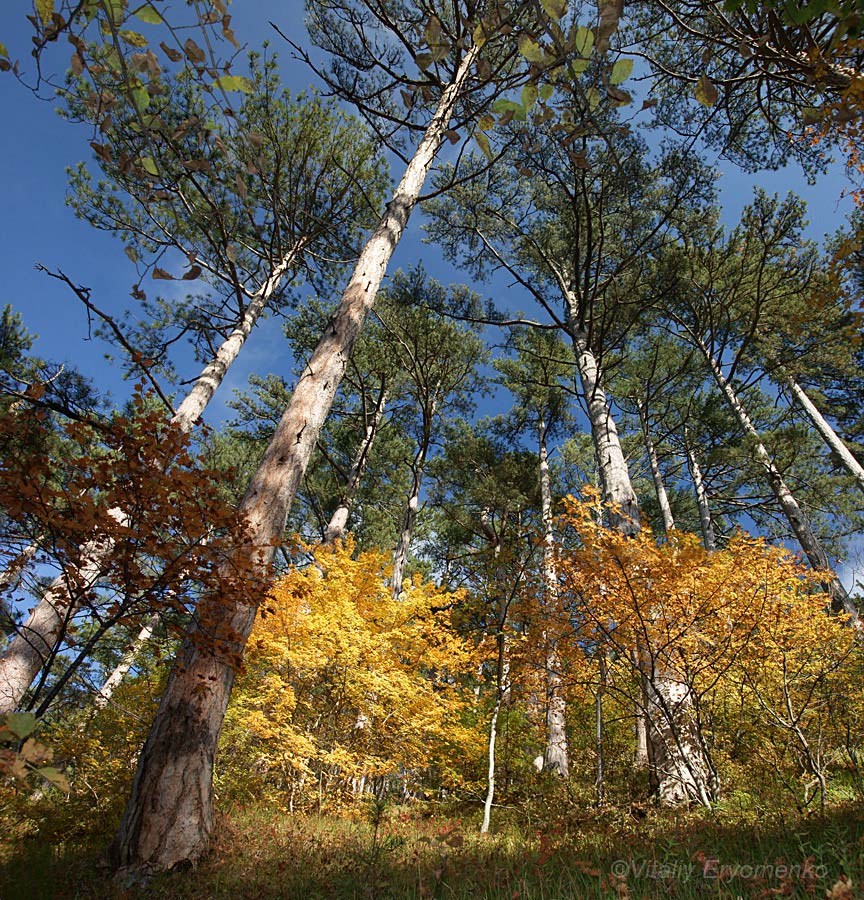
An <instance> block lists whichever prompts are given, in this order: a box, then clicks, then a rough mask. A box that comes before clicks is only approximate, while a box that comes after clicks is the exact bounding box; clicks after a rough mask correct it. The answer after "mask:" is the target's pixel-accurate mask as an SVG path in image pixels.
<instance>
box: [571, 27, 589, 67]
mask: <svg viewBox="0 0 864 900" xmlns="http://www.w3.org/2000/svg"><path fill="white" fill-rule="evenodd" d="M593 47H594V32H593V31H592V30H591V29H590V28H586V27H585V26H584V25H580V26H579V27H578V28H577V29H576V34H575V35H574V36H573V49H574V50H575V51H576V52H577V53H578V54H579V55H580V56H582V57H585V58H586V59H587V58H588V57H589V56H590V55H591V50H592V48H593Z"/></svg>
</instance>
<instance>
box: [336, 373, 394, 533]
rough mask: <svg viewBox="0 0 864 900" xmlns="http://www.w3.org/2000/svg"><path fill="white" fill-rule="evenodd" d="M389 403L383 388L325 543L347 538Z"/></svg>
mask: <svg viewBox="0 0 864 900" xmlns="http://www.w3.org/2000/svg"><path fill="white" fill-rule="evenodd" d="M386 402H387V389H386V388H385V387H383V386H382V388H381V391H380V392H379V394H378V400H377V401H376V403H375V409H374V410H373V412H372V415H371V417H370V418H369V419H368V420H367V422H366V427H365V430H364V435H363V443H362V444H361V445H360V448H359V449H358V451H357V455H356V456H355V457H354V462H353V463H352V465H351V471H350V472H349V474H348V481H347V483H346V485H345V487H344V488H343V490H342V496H341V497H340V498H339V505H338V506H337V507H336V509H335V510H334V511H333V515H332V516H331V517H330V522H329V523H328V525H327V530H326V531H325V532H324V543H325V544H333V543H335V542H336V541H337V540H341V539H342V538H344V537H345V531H346V529H347V527H348V516H349V515H350V514H351V508H352V507H353V506H354V500H355V499H356V497H357V491H358V490H359V488H360V481H361V479H362V478H363V473H364V472H365V471H366V466H367V464H368V462H369V453H370V452H371V450H372V444H373V443H374V442H375V438H376V437H377V435H378V429H379V428H380V427H381V422H382V420H383V418H384V406H385V404H386Z"/></svg>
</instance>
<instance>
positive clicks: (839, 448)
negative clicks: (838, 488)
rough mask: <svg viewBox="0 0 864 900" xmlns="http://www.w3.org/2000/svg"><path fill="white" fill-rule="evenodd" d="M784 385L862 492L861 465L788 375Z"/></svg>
mask: <svg viewBox="0 0 864 900" xmlns="http://www.w3.org/2000/svg"><path fill="white" fill-rule="evenodd" d="M785 380H786V385H787V387H788V388H789V390H790V391H791V392H792V396H793V397H794V398H795V399H796V400H797V401H798V404H799V406H800V407H801V409H803V410H804V412H805V413H806V414H807V418H808V419H809V420H810V423H811V424H812V426H813V427H814V428H815V429H816V431H817V432H818V433H819V436H820V437H821V438H822V440H823V441H825V443H826V444H827V445H828V448H829V449H830V450H831V452H832V453H835V454H836V455H837V458H838V459H839V460H840V462H841V463H843V468H845V469H846V471H847V472H848V473H849V474H850V475H851V476H852V477H853V478H854V479H855V483H856V484H857V485H858V487H859V489H860V490H861V491H864V468H862V466H861V463H859V462H858V460H857V459H855V457H854V456H853V455H852V451H851V450H850V449H849V448H848V447H847V446H846V444H844V443H843V441H842V440H841V439H840V436H839V435H838V434H837V432H836V431H834V429H833V428H832V427H831V426H830V425H829V424H828V421H827V420H826V419H825V417H824V416H823V415H822V413H821V412H820V411H819V408H818V407H817V406H816V404H815V403H814V402H813V401H812V400H811V399H810V398H809V397H808V396H807V394H806V393H805V391H804V388H802V387H801V385H800V384H798V382H797V381H796V380H795V379H794V378H793V377H792V376H791V375H789V374H788V373H786V375H785Z"/></svg>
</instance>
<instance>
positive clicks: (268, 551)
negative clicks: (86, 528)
mask: <svg viewBox="0 0 864 900" xmlns="http://www.w3.org/2000/svg"><path fill="white" fill-rule="evenodd" d="M477 52H478V48H476V47H474V48H472V49H471V50H469V51H468V52H467V53H466V55H465V57H464V58H463V60H462V62H461V64H460V66H459V69H458V71H457V73H456V75H455V76H454V79H453V81H452V82H451V83H450V84H449V85H448V87H447V88H446V89H445V90H444V92H443V94H442V97H441V100H440V102H439V104H438V108H437V109H436V111H435V114H434V115H433V117H432V119H431V121H430V123H429V125H428V127H427V129H426V132H425V134H424V136H423V139H422V141H421V142H420V145H419V146H418V148H417V151H416V152H415V154H414V156H413V158H412V159H411V162H410V163H409V164H408V167H407V168H406V170H405V173H404V175H403V176H402V180H401V181H400V183H399V186H398V187H397V189H396V192H395V194H394V195H393V198H392V199H391V201H390V202H389V203H388V204H387V208H386V212H385V214H384V216H383V217H382V219H381V221H380V223H379V224H378V227H377V228H376V229H375V232H374V233H373V235H372V237H371V238H370V239H369V241H368V242H367V243H366V245H365V247H364V248H363V250H362V251H361V253H360V256H359V258H358V260H357V264H356V266H355V268H354V272H353V274H352V276H351V278H350V280H349V282H348V286H347V288H346V289H345V292H344V294H343V295H342V298H341V300H340V302H339V305H338V307H337V310H336V312H335V314H334V316H333V318H332V319H331V321H330V322H329V324H328V325H327V327H326V328H325V331H324V334H323V335H322V337H321V339H320V341H319V342H318V345H317V346H316V348H315V350H314V352H313V353H312V356H311V358H310V360H309V362H308V364H307V366H306V368H305V370H304V371H303V373H302V375H301V377H300V379H299V381H298V382H297V386H296V388H295V389H294V392H293V394H292V397H291V401H290V402H289V404H288V407H287V408H286V410H285V412H284V414H283V416H282V418H281V420H280V422H279V424H278V426H277V427H276V431H275V433H274V434H273V437H272V439H271V441H270V444H269V445H268V447H267V449H266V451H265V453H264V457H263V459H262V461H261V464H260V466H259V467H258V470H257V471H256V472H255V474H254V475H253V476H252V480H251V482H250V484H249V487H248V489H247V491H246V495H245V497H244V498H243V501H242V503H241V506H240V509H241V512H242V513H244V514H245V516H246V519H247V523H248V537H247V541H246V542H245V543H244V544H243V545H241V546H238V547H237V549H236V551H235V553H236V555H237V556H238V557H239V558H241V559H245V560H252V559H254V560H255V561H256V562H257V564H258V566H259V567H260V569H261V570H262V572H264V571H266V570H268V569H269V565H270V563H271V561H272V558H273V553H274V548H275V544H276V543H277V542H278V540H279V538H280V536H281V534H282V531H283V530H284V528H285V522H286V520H287V516H288V512H289V510H290V507H291V504H292V502H293V500H294V497H295V495H296V493H297V488H298V487H299V484H300V481H301V479H302V477H303V474H304V472H305V470H306V466H307V464H308V462H309V458H310V456H311V454H312V451H313V449H314V447H315V444H316V442H317V440H318V435H319V433H320V430H321V427H322V426H323V424H324V421H325V419H326V418H327V415H328V413H329V411H330V407H331V405H332V403H333V398H334V396H335V394H336V390H337V388H338V386H339V382H340V381H341V379H342V376H343V374H344V372H345V367H346V366H347V363H348V357H349V355H350V353H351V350H352V348H353V346H354V343H355V342H356V340H357V337H358V336H359V334H360V330H361V328H362V326H363V323H364V322H365V320H366V317H367V315H368V314H369V311H370V310H371V308H372V304H373V302H374V300H375V297H376V295H377V292H378V289H379V287H380V285H381V281H382V279H383V277H384V273H385V271H386V269H387V265H388V263H389V261H390V257H391V256H392V254H393V251H394V250H395V249H396V245H397V244H398V242H399V240H400V238H401V236H402V233H403V231H404V230H405V226H406V224H407V222H408V218H409V216H410V215H411V211H412V210H413V208H414V206H415V205H416V203H417V199H418V197H419V195H420V191H421V189H422V186H423V183H424V182H425V180H426V176H427V174H428V172H429V169H430V167H431V165H432V162H433V160H434V158H435V154H436V153H437V151H438V149H439V147H440V145H441V142H442V140H443V137H444V132H445V130H446V129H447V127H448V124H449V121H450V118H451V115H452V113H453V110H454V108H455V105H456V101H457V100H458V98H459V95H460V92H461V89H462V86H463V84H464V82H465V80H466V79H467V77H468V74H469V72H470V70H471V67H472V66H473V64H474V61H475V59H476V56H477ZM255 614H256V607H255V605H245V604H243V603H241V602H240V601H234V602H232V604H231V605H230V606H228V607H227V608H223V607H222V605H220V600H219V598H218V597H213V596H208V597H205V598H203V599H202V600H201V602H200V603H199V608H198V619H199V620H201V619H202V618H203V619H204V620H205V621H210V620H212V621H216V622H219V623H220V625H222V627H224V628H227V629H229V632H230V633H231V634H232V635H234V642H233V643H234V646H235V648H236V650H237V651H238V652H239V653H242V650H243V647H244V646H245V643H246V640H247V638H248V636H249V632H250V631H251V629H252V625H253V623H254V621H255ZM234 674H235V670H234V666H233V665H232V663H231V662H230V661H229V660H226V659H224V658H220V657H216V656H215V655H213V654H209V653H205V652H203V651H202V649H201V647H200V646H199V645H198V643H196V641H195V640H194V639H193V636H191V635H190V636H189V637H187V639H186V641H185V642H184V644H183V647H182V648H181V650H180V653H179V655H178V659H177V661H176V664H175V666H174V669H173V670H172V672H171V675H170V677H169V679H168V684H167V686H166V689H165V692H164V694H163V697H162V702H161V704H160V707H159V711H158V712H157V714H156V719H155V721H154V723H153V727H152V729H151V731H150V735H149V737H148V738H147V742H146V744H145V746H144V749H143V751H142V753H141V756H140V758H139V762H138V769H137V771H136V774H135V779H134V782H133V785H132V793H131V796H130V798H129V801H128V803H127V806H126V811H125V813H124V816H123V821H122V822H121V825H120V830H119V832H118V834H117V837H116V838H115V840H114V843H113V846H112V850H111V855H112V857H113V861H114V863H115V865H116V866H117V867H118V868H120V869H125V870H127V871H132V872H136V873H141V872H153V871H164V870H167V869H170V868H172V867H173V866H175V865H177V864H179V863H184V862H192V863H195V862H197V861H198V860H199V859H200V858H201V857H202V856H203V855H204V853H206V851H207V849H208V847H209V844H210V835H211V832H212V829H213V794H212V790H213V788H212V781H213V761H214V757H215V754H216V747H217V744H218V742H219V735H220V733H221V730H222V724H223V721H224V718H225V711H226V708H227V706H228V699H229V697H230V694H231V688H232V686H233V683H234Z"/></svg>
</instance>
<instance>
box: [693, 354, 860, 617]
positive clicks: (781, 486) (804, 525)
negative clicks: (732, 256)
mask: <svg viewBox="0 0 864 900" xmlns="http://www.w3.org/2000/svg"><path fill="white" fill-rule="evenodd" d="M696 343H697V346H698V347H699V350H700V351H701V353H702V355H703V356H704V357H705V361H706V362H707V363H708V365H709V367H710V369H711V374H712V375H713V376H714V380H715V382H716V383H717V386H718V387H719V388H720V390H721V392H722V393H723V396H724V397H725V399H726V402H727V404H728V405H729V408H730V409H731V410H732V412H733V413H734V415H735V417H736V418H737V419H738V424H739V425H740V426H741V428H742V430H743V431H744V433H745V434H747V435H748V436H749V437H750V438H751V439H752V441H753V447H754V454H755V456H756V461H757V462H758V463H759V465H760V466H761V468H762V470H763V472H764V473H765V476H766V477H767V479H768V483H769V484H770V485H771V490H772V491H773V493H774V496H775V497H776V498H777V502H778V503H779V504H780V507H781V509H782V510H783V514H784V515H785V516H786V521H787V522H788V523H789V527H790V528H791V529H792V531H793V533H794V534H795V537H796V538H797V539H798V543H799V544H800V545H801V549H802V550H803V551H804V553H805V554H806V556H807V559H808V560H809V562H810V565H811V566H812V567H813V568H814V569H815V570H816V571H817V572H821V573H822V574H823V575H824V577H825V587H826V589H827V591H828V594H829V595H830V597H831V608H832V609H833V610H834V612H838V613H841V612H844V613H846V614H847V615H848V616H849V617H850V623H851V624H853V625H855V626H857V625H858V610H857V609H856V607H855V604H854V603H853V602H852V600H851V599H850V597H849V594H847V593H846V589H845V588H844V587H843V585H842V584H841V583H840V579H839V578H838V577H837V574H836V572H835V571H834V569H833V568H832V566H831V561H830V560H829V559H828V554H827V553H826V552H825V548H824V547H823V546H822V544H821V542H820V541H819V539H818V538H817V537H816V535H815V533H814V532H813V529H812V527H811V526H810V521H809V520H808V518H807V516H806V515H805V514H804V512H803V510H802V509H801V507H800V506H799V505H798V501H797V500H796V499H795V497H794V496H793V494H792V491H790V490H789V486H788V485H787V484H786V482H785V480H784V479H783V476H782V475H781V474H780V470H779V469H778V468H777V466H776V465H774V461H773V460H772V459H771V454H770V453H769V452H768V450H767V449H766V448H765V445H764V444H763V443H762V441H761V439H760V437H759V432H758V431H757V430H756V426H755V425H754V424H753V422H752V421H751V419H750V416H749V415H748V414H747V410H746V409H745V408H744V406H743V404H742V403H741V401H740V400H739V399H738V395H737V394H736V393H735V390H734V388H733V387H732V385H731V384H730V383H729V382H728V381H727V379H726V376H725V375H724V374H723V370H722V369H721V368H720V363H719V362H718V361H717V360H716V359H715V358H714V356H713V355H712V354H711V352H710V350H709V349H708V347H707V346H706V345H705V342H704V341H702V340H701V338H699V337H697V338H696Z"/></svg>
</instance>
